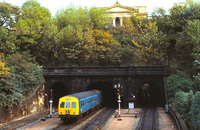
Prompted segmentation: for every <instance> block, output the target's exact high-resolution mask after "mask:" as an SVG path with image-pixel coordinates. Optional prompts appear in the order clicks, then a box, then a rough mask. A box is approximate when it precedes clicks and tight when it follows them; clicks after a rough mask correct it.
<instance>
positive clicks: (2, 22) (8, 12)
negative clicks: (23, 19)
mask: <svg viewBox="0 0 200 130" xmlns="http://www.w3.org/2000/svg"><path fill="white" fill-rule="evenodd" d="M19 18H20V8H19V7H18V6H13V5H11V4H8V3H5V2H3V3H2V2H0V26H3V27H6V28H8V29H12V28H13V27H14V24H15V23H16V22H17V21H18V20H19Z"/></svg>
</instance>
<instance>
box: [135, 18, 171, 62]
mask: <svg viewBox="0 0 200 130" xmlns="http://www.w3.org/2000/svg"><path fill="white" fill-rule="evenodd" d="M139 32H140V33H138V34H137V36H136V37H134V38H133V40H132V41H133V43H134V45H135V46H136V49H135V51H134V53H135V56H136V58H137V61H138V62H139V63H141V64H146V65H155V64H164V58H165V57H164V56H165V55H166V48H167V46H168V43H167V41H166V40H165V37H166V35H165V34H163V33H162V32H161V31H158V27H157V25H156V22H151V21H149V23H147V24H146V25H145V28H142V27H139Z"/></svg>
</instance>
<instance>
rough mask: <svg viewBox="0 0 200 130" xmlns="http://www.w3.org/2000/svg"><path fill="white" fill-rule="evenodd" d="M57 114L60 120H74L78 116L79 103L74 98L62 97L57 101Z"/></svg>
mask: <svg viewBox="0 0 200 130" xmlns="http://www.w3.org/2000/svg"><path fill="white" fill-rule="evenodd" d="M58 114H59V117H60V118H61V119H62V120H67V119H70V118H75V117H77V116H78V115H79V102H78V99H77V98H75V97H62V98H60V100H59V107H58Z"/></svg>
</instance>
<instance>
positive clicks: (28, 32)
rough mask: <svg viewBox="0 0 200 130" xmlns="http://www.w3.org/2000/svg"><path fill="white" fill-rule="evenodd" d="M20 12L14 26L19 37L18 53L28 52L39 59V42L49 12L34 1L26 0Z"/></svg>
mask: <svg viewBox="0 0 200 130" xmlns="http://www.w3.org/2000/svg"><path fill="white" fill-rule="evenodd" d="M21 10H22V14H21V18H20V19H19V20H18V22H17V26H16V27H17V33H18V36H20V45H19V47H20V51H26V50H29V51H30V53H31V54H32V55H33V56H36V58H40V55H41V53H40V52H41V51H42V50H40V49H41V47H40V46H42V44H40V41H41V37H42V34H43V32H44V30H45V28H46V27H47V25H49V20H50V18H51V15H50V12H49V10H48V9H47V8H45V7H42V6H40V4H39V3H38V2H37V1H36V0H27V1H26V2H25V3H24V4H23V5H22V8H21Z"/></svg>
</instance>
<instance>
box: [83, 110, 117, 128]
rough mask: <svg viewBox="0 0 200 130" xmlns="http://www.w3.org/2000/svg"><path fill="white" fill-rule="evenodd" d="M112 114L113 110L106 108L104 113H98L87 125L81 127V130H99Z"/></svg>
mask: <svg viewBox="0 0 200 130" xmlns="http://www.w3.org/2000/svg"><path fill="white" fill-rule="evenodd" d="M113 113H114V109H113V108H106V109H104V111H102V112H101V113H99V114H98V115H97V116H95V117H94V118H93V119H92V120H90V121H89V122H88V123H87V124H85V125H84V126H83V127H81V128H80V129H81V130H97V129H98V130H99V129H101V128H102V127H103V126H104V125H105V123H106V122H107V120H108V119H109V118H110V117H111V116H112V114H113Z"/></svg>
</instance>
